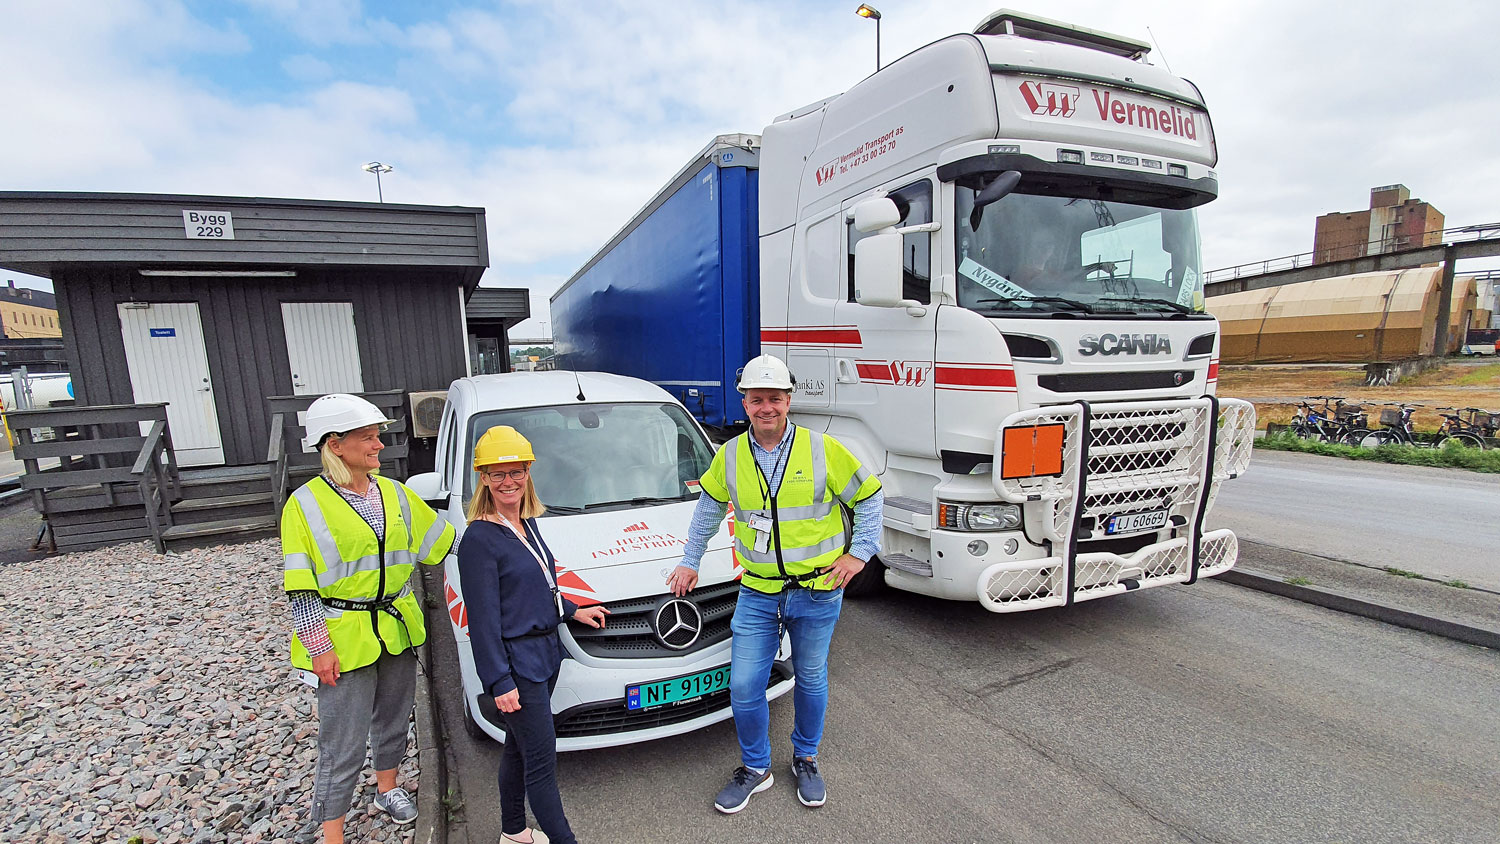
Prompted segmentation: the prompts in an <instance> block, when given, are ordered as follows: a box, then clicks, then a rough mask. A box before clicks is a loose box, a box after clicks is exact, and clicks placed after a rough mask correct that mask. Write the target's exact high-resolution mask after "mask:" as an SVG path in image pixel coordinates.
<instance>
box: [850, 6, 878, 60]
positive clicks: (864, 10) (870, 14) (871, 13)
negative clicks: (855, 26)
mask: <svg viewBox="0 0 1500 844" xmlns="http://www.w3.org/2000/svg"><path fill="white" fill-rule="evenodd" d="M854 14H856V15H859V16H860V17H862V18H869V19H871V20H873V21H875V69H876V70H877V71H878V70H880V10H879V9H877V8H875V7H874V6H871V5H870V4H869V3H861V4H859V8H858V9H855V10H854Z"/></svg>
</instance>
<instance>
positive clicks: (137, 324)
mask: <svg viewBox="0 0 1500 844" xmlns="http://www.w3.org/2000/svg"><path fill="white" fill-rule="evenodd" d="M488 263H489V249H488V246H487V243H486V240H485V226H484V210H483V209H481V208H459V207H453V208H448V207H430V206H412V205H394V204H378V203H367V202H329V201H314V200H295V199H262V198H245V197H218V196H166V195H131V194H99V193H30V192H27V193H20V192H0V267H4V268H8V269H13V270H16V271H19V272H25V273H31V274H34V275H41V276H46V277H49V278H51V279H52V282H53V288H54V292H55V293H56V296H57V305H58V312H59V316H60V319H61V323H62V329H63V335H64V338H65V341H66V356H67V360H68V368H69V369H70V371H71V372H72V374H73V385H74V392H75V394H76V396H77V403H78V404H80V405H121V404H140V403H151V402H165V403H167V406H168V416H169V421H170V425H171V431H172V439H173V441H174V444H175V446H176V451H177V456H178V460H179V461H180V462H181V464H182V465H184V466H194V465H230V466H234V465H246V464H251V463H258V462H264V461H265V459H266V447H267V439H268V436H269V432H268V427H267V426H268V414H267V412H266V406H267V405H266V401H267V397H270V396H278V395H316V394H322V393H327V392H336V391H338V392H378V391H387V390H402V391H405V392H412V391H421V390H441V389H445V388H446V387H447V386H448V383H449V382H450V381H452V380H453V379H454V378H459V377H462V376H464V375H466V374H468V371H469V364H468V350H469V342H468V338H467V335H468V333H469V332H468V330H467V328H466V326H465V321H464V308H465V302H466V300H467V299H468V297H469V295H470V294H471V293H472V292H473V291H474V289H475V288H476V287H477V286H478V283H479V279H480V276H481V275H482V274H483V273H484V270H485V267H486V266H487V265H488Z"/></svg>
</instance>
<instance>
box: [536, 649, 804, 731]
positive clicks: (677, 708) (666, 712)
mask: <svg viewBox="0 0 1500 844" xmlns="http://www.w3.org/2000/svg"><path fill="white" fill-rule="evenodd" d="M791 677H792V669H791V665H790V663H781V662H778V663H773V664H772V665H771V677H770V679H769V680H768V681H767V682H766V688H768V689H769V688H771V687H772V686H774V685H776V684H777V683H780V682H782V681H785V680H789V679H791ZM727 706H729V690H728V689H722V690H720V691H717V692H714V693H713V694H711V695H704V696H703V697H700V698H697V699H695V700H690V701H684V702H682V703H673V704H667V705H666V706H657V707H653V708H651V709H647V710H640V709H637V710H630V709H626V708H625V699H624V698H618V699H616V700H606V701H599V702H597V703H586V704H583V705H582V706H575V707H573V708H572V709H566V710H564V711H562V712H559V713H557V714H556V715H555V716H553V723H554V724H555V725H556V727H557V737H558V738H560V739H564V738H582V737H584V736H601V735H609V734H612V733H627V732H630V731H632V730H649V729H651V728H653V727H667V726H671V725H672V724H681V723H683V722H684V721H691V720H693V719H694V718H701V717H703V716H704V715H708V714H710V713H712V712H716V711H718V710H720V709H723V708H725V707H727Z"/></svg>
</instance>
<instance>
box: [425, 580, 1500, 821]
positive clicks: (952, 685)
mask: <svg viewBox="0 0 1500 844" xmlns="http://www.w3.org/2000/svg"><path fill="white" fill-rule="evenodd" d="M1245 564H1246V565H1253V560H1246V561H1245ZM434 641H435V642H436V643H437V646H438V647H437V649H436V654H437V656H436V658H435V661H436V663H437V665H436V671H437V679H438V685H439V686H440V688H441V689H456V688H457V682H458V681H457V667H456V665H455V664H454V658H455V657H454V649H453V645H452V639H451V637H449V636H443V635H440V636H437V637H435V640H434ZM831 683H832V701H831V706H830V722H829V730H828V735H827V737H826V739H825V742H824V746H823V750H822V761H823V767H824V770H825V773H826V776H827V778H828V787H829V795H830V798H829V803H828V805H827V806H825V807H823V808H821V809H817V810H809V809H805V808H803V807H802V806H800V805H799V804H798V803H797V801H796V797H795V795H794V793H793V791H792V785H791V782H790V777H789V776H788V775H786V773H785V772H786V766H787V764H788V762H789V755H790V750H789V748H788V742H787V740H786V736H787V735H788V733H789V732H790V730H791V715H792V705H791V703H792V702H791V697H790V696H787V697H786V698H783V699H782V700H779V701H777V702H776V703H774V704H773V705H772V735H773V742H774V747H775V753H776V763H775V764H776V768H775V773H776V775H777V785H776V786H775V787H774V788H772V789H771V790H770V791H768V792H765V793H763V794H761V795H758V796H756V797H755V798H754V799H753V800H752V802H751V804H750V806H749V807H748V808H747V809H746V810H745V811H744V812H742V813H740V814H739V815H736V816H733V817H725V816H722V815H719V814H717V813H716V812H715V811H714V810H713V808H712V805H711V802H712V798H713V795H714V793H715V792H716V791H717V790H718V788H719V787H720V785H721V784H722V782H723V781H724V780H725V779H726V777H727V776H728V774H729V772H730V770H731V769H732V767H733V766H734V765H735V764H737V756H738V753H737V746H736V744H735V740H734V734H733V728H732V726H731V725H730V724H727V723H726V724H723V725H719V726H717V727H714V728H710V729H707V730H703V731H699V732H697V733H694V734H690V735H687V736H683V737H679V738H676V739H671V740H663V741H658V742H653V743H649V744H644V745H634V746H627V747H622V748H616V749H611V750H604V751H588V752H579V753H570V754H564V755H563V756H562V757H561V759H560V763H559V768H560V779H561V782H562V788H563V799H564V801H565V804H566V807H567V811H568V815H569V818H570V819H571V821H572V822H573V826H574V829H575V831H576V832H577V833H578V834H579V837H580V840H582V841H585V842H601V841H651V842H709V841H712V842H730V843H732V842H741V841H743V842H756V844H764V842H769V841H806V842H856V841H858V842H866V841H868V842H888V841H890V842H896V841H938V842H1004V841H1026V842H1037V841H1225V842H1228V841H1235V842H1239V841H1296V842H1315V841H1445V842H1463V841H1475V842H1493V841H1495V840H1496V831H1497V830H1500V801H1497V800H1496V799H1495V793H1494V792H1495V784H1496V768H1495V766H1496V762H1495V760H1496V759H1500V730H1496V729H1495V712H1496V708H1495V705H1494V703H1493V702H1494V701H1495V700H1497V699H1500V657H1497V655H1496V654H1495V653H1492V652H1489V651H1485V650H1481V649H1477V648H1473V647H1469V646H1466V645H1459V644H1455V643H1452V642H1449V641H1446V640H1443V639H1438V638H1435V637H1431V636H1428V635H1425V634H1421V633H1416V632H1412V631H1408V630H1404V629H1400V628H1395V627H1388V626H1385V625H1382V624H1379V623H1377V622H1372V621H1367V620H1364V619H1359V618H1354V617H1350V616H1345V615H1341V614H1338V613H1334V612H1330V611H1326V610H1322V609H1318V608H1314V607H1310V606H1307V605H1303V604H1299V603H1295V602H1292V601H1288V600H1284V599H1281V598H1276V597H1272V596H1268V595H1265V594H1261V593H1258V592H1252V591H1249V590H1245V589H1241V588H1239V587H1235V586H1230V585H1228V584H1222V583H1216V582H1206V583H1202V584H1199V585H1196V586H1177V587H1167V588H1161V589H1153V590H1149V591H1146V592H1140V593H1134V594H1131V595H1126V596H1120V597H1116V598H1112V599H1106V600H1102V601H1098V602H1093V603H1085V604H1081V605H1079V606H1076V607H1073V608H1071V609H1065V610H1045V611H1041V612H1034V613H1025V614H1020V615H1016V616H997V615H992V614H990V613H988V612H986V611H985V610H983V609H981V608H980V607H979V606H978V605H977V604H955V603H948V602H942V601H936V600H931V599H927V598H923V597H920V596H916V595H909V594H905V593H894V592H888V593H886V594H884V595H882V596H880V597H877V598H874V599H869V600H865V601H860V602H853V601H851V602H847V603H846V604H845V612H844V617H843V619H842V620H841V622H840V625H839V629H838V633H837V635H836V637H835V640H834V645H833V652H832V668H831ZM439 705H440V708H441V713H442V717H443V721H444V728H445V733H446V739H447V742H448V760H449V765H450V778H451V779H452V780H453V782H454V784H455V786H456V788H457V791H456V793H455V794H454V795H453V798H452V800H453V803H454V806H455V809H456V811H455V817H456V820H457V823H455V824H454V826H453V827H452V836H453V837H452V838H451V841H452V842H453V844H469V842H473V843H474V844H491V842H494V841H495V840H496V839H497V838H498V836H499V832H500V829H499V826H498V812H497V809H496V798H495V792H494V788H495V784H494V776H495V774H494V772H495V766H496V762H497V759H498V750H497V748H496V747H494V746H493V745H480V746H476V745H475V744H474V743H473V742H471V741H470V740H469V739H468V737H467V736H466V735H465V734H464V733H463V731H462V727H461V721H460V720H459V719H461V717H462V716H461V710H459V709H458V708H457V707H458V706H459V703H458V698H457V695H456V694H449V693H441V692H440V700H439Z"/></svg>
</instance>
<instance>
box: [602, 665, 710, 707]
mask: <svg viewBox="0 0 1500 844" xmlns="http://www.w3.org/2000/svg"><path fill="white" fill-rule="evenodd" d="M727 688H729V666H727V665H724V666H720V667H718V668H710V669H709V670H707V671H699V672H697V673H696V674H685V675H683V676H681V677H673V678H672V679H670V680H657V681H655V682H651V683H637V684H635V685H633V686H626V687H625V708H626V709H650V708H651V707H653V706H664V705H666V704H669V703H681V702H683V701H685V700H692V699H693V698H697V697H702V696H704V695H711V694H713V693H714V692H717V691H722V690H724V689H727Z"/></svg>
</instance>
